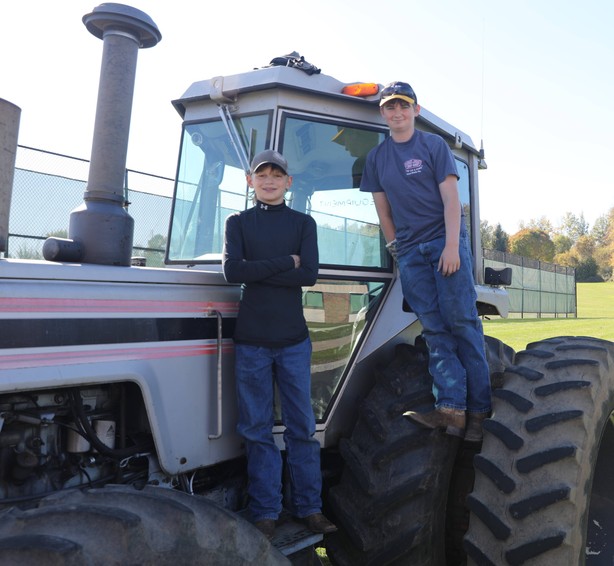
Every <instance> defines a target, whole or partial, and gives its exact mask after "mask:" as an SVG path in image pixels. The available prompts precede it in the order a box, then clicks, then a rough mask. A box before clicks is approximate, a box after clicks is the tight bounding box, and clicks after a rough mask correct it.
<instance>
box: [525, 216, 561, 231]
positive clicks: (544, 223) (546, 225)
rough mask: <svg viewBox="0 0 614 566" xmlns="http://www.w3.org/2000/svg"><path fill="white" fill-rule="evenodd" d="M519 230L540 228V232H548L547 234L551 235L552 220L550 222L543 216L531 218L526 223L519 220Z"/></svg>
mask: <svg viewBox="0 0 614 566" xmlns="http://www.w3.org/2000/svg"><path fill="white" fill-rule="evenodd" d="M520 230H541V231H542V232H545V233H546V234H548V236H551V235H552V234H553V232H554V229H553V227H552V222H550V220H548V218H546V217H545V216H542V217H541V218H537V219H535V218H532V219H531V220H529V221H528V222H527V223H526V224H525V223H524V221H522V222H520Z"/></svg>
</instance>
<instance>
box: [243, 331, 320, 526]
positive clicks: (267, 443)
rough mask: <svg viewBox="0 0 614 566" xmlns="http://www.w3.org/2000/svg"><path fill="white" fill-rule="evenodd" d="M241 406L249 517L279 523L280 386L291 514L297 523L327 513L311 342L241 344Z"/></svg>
mask: <svg viewBox="0 0 614 566" xmlns="http://www.w3.org/2000/svg"><path fill="white" fill-rule="evenodd" d="M235 376H236V383H237V398H238V406H239V422H238V424H237V432H238V433H239V434H240V435H241V436H242V437H243V438H244V439H245V449H246V454H247V472H248V482H249V484H248V494H249V498H250V501H249V511H250V514H251V516H252V518H253V520H255V521H260V520H262V519H277V517H278V516H279V514H280V513H281V510H282V459H281V454H280V450H279V448H278V447H277V445H276V444H275V441H274V439H273V431H272V429H273V424H274V408H273V403H274V401H273V399H274V382H276V383H277V387H278V391H279V396H280V400H281V415H282V421H283V423H284V425H285V427H286V429H285V431H284V442H285V445H286V463H287V466H288V471H289V477H290V484H291V485H290V489H291V495H290V502H289V508H290V512H291V513H292V514H293V515H294V516H295V517H301V518H302V517H306V516H307V515H311V514H312V513H318V512H320V510H321V507H322V499H321V491H322V473H321V470H320V443H319V442H318V440H317V439H316V438H314V436H313V435H314V433H315V429H316V423H315V417H314V413H313V408H312V406H311V341H310V340H309V338H307V339H306V340H304V341H303V342H300V343H299V344H296V345H293V346H286V347H284V348H263V347H258V346H249V345H246V344H235Z"/></svg>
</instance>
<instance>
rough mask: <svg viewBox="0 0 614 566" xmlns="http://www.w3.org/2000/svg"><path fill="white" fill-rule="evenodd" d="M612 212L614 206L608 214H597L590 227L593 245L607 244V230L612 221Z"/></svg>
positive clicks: (613, 211) (613, 219)
mask: <svg viewBox="0 0 614 566" xmlns="http://www.w3.org/2000/svg"><path fill="white" fill-rule="evenodd" d="M613 213H614V208H613V209H612V210H611V211H610V214H602V215H601V216H599V217H598V218H597V219H596V220H595V223H594V224H593V227H592V228H591V237H592V238H593V240H595V245H596V246H597V247H601V246H605V245H607V237H608V231H609V230H610V226H611V224H612V222H613V221H614V218H613V217H614V214H613Z"/></svg>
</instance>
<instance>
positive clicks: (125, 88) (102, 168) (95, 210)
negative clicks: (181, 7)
mask: <svg viewBox="0 0 614 566" xmlns="http://www.w3.org/2000/svg"><path fill="white" fill-rule="evenodd" d="M83 23H84V24H85V27H86V28H87V29H88V31H89V32H90V33H92V34H93V35H95V36H96V37H98V38H99V39H102V40H103V53H102V65H101V70H100V84H99V87H98V103H97V106H96V120H95V123H94V137H93V142H92V155H91V160H90V169H89V176H88V181H87V187H86V191H85V193H84V195H83V201H84V202H83V204H82V205H80V206H78V207H77V208H76V209H74V210H73V211H72V212H71V213H70V221H69V226H68V239H65V238H48V239H47V240H46V241H45V243H44V245H43V256H44V257H45V259H46V260H49V261H69V262H82V263H96V264H102V265H125V266H127V265H130V263H131V261H130V260H131V255H132V242H133V236H134V219H133V218H132V217H131V216H130V215H129V214H128V212H126V210H125V209H124V207H123V205H124V174H125V170H126V154H127V151H128V135H129V132H130V116H131V113H132V99H133V94H134V81H135V76H136V62H137V55H138V50H139V48H146V47H153V46H154V45H156V44H157V43H158V42H159V41H160V39H161V38H162V36H161V34H160V32H159V30H158V28H157V26H156V24H155V23H154V22H153V21H152V19H151V18H150V17H149V16H148V15H147V14H145V13H144V12H141V11H140V10H137V9H136V8H132V7H130V6H125V5H123V4H115V3H104V4H101V5H100V6H98V7H97V8H94V10H93V11H92V12H91V13H90V14H86V15H85V16H83Z"/></svg>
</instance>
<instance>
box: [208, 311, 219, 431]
mask: <svg viewBox="0 0 614 566" xmlns="http://www.w3.org/2000/svg"><path fill="white" fill-rule="evenodd" d="M211 315H215V316H216V317H217V430H216V433H215V434H210V435H209V440H216V439H218V438H220V437H221V436H222V313H221V312H220V311H216V310H209V311H206V312H205V316H211Z"/></svg>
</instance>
